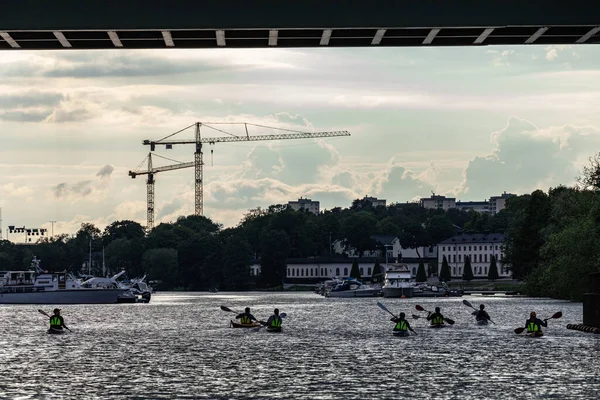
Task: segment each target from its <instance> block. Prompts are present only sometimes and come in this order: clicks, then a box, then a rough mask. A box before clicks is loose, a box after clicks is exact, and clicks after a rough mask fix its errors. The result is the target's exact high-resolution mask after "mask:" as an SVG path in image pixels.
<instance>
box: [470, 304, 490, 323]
mask: <svg viewBox="0 0 600 400" xmlns="http://www.w3.org/2000/svg"><path fill="white" fill-rule="evenodd" d="M484 308H485V306H484V305H483V304H481V305H480V306H479V310H478V311H475V312H474V314H475V320H476V321H481V320H485V321H489V320H490V316H489V314H488V313H487V312H486V311H484V310H483V309H484Z"/></svg>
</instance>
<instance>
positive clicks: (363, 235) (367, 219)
mask: <svg viewBox="0 0 600 400" xmlns="http://www.w3.org/2000/svg"><path fill="white" fill-rule="evenodd" d="M376 224H377V220H376V219H375V217H373V216H372V215H371V214H370V213H368V212H366V211H359V212H357V213H355V214H354V215H352V216H350V217H347V218H346V219H344V222H343V223H342V234H343V235H344V237H345V238H346V239H345V241H346V244H348V245H350V246H351V247H353V248H355V249H356V251H357V252H358V256H359V257H362V255H363V253H364V252H365V250H370V249H373V248H374V247H375V241H374V240H373V239H372V238H371V235H373V234H374V233H375V225H376Z"/></svg>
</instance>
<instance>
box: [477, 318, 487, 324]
mask: <svg viewBox="0 0 600 400" xmlns="http://www.w3.org/2000/svg"><path fill="white" fill-rule="evenodd" d="M475 323H476V324H477V325H487V324H488V320H487V319H478V320H476V321H475Z"/></svg>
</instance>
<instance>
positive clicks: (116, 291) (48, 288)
mask: <svg viewBox="0 0 600 400" xmlns="http://www.w3.org/2000/svg"><path fill="white" fill-rule="evenodd" d="M39 263H40V260H38V259H37V258H35V257H34V258H33V260H32V261H31V265H32V267H33V270H29V271H0V304H112V303H116V302H117V299H118V297H119V296H120V295H121V294H123V292H125V291H126V289H122V288H111V289H105V288H85V287H83V286H82V285H81V283H80V282H79V281H78V280H77V279H76V278H75V277H74V276H73V275H72V274H70V273H68V272H46V271H43V270H42V269H41V268H40V266H39Z"/></svg>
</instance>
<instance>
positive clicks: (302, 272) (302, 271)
mask: <svg viewBox="0 0 600 400" xmlns="http://www.w3.org/2000/svg"><path fill="white" fill-rule="evenodd" d="M300 275H301V276H304V268H302V269H301V270H300Z"/></svg>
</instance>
